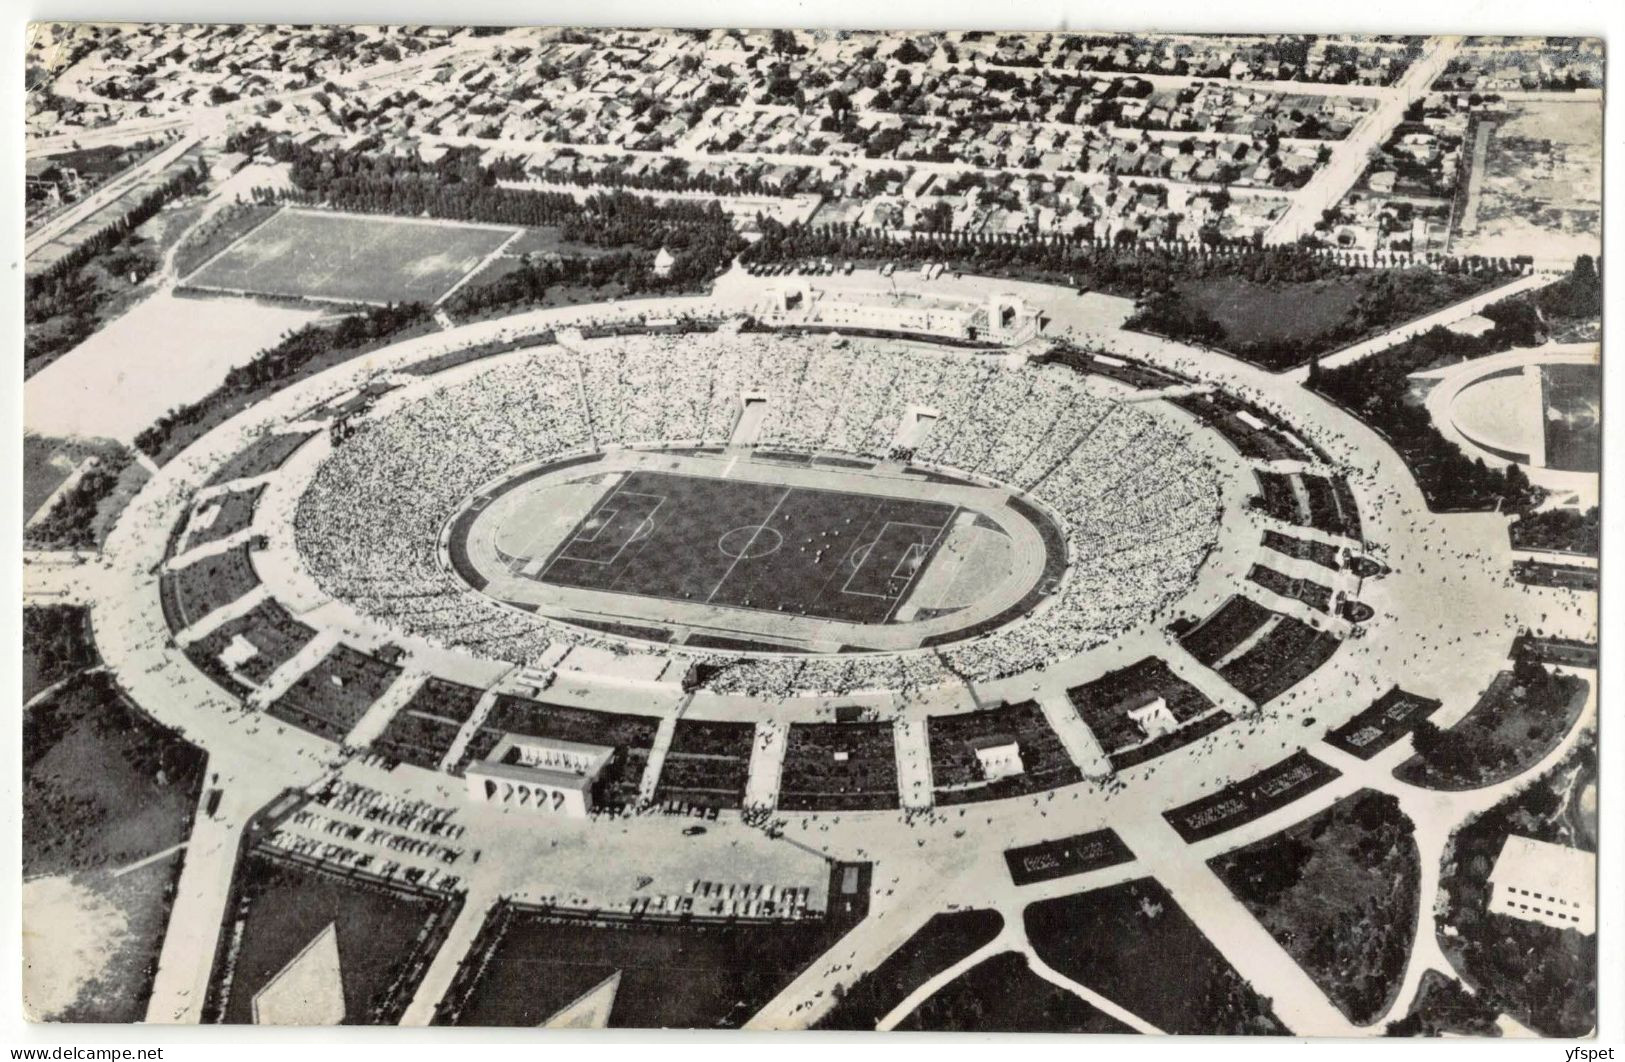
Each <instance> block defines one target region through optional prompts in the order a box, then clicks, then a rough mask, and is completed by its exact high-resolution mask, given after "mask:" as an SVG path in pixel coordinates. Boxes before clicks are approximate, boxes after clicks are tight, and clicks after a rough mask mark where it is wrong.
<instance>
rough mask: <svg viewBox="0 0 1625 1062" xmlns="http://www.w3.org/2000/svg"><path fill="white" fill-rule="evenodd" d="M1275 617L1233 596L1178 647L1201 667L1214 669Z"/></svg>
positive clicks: (1190, 632) (1251, 601) (1258, 606)
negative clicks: (1183, 649)
mask: <svg viewBox="0 0 1625 1062" xmlns="http://www.w3.org/2000/svg"><path fill="white" fill-rule="evenodd" d="M1274 615H1275V613H1274V612H1271V611H1270V610H1269V609H1267V608H1265V607H1264V606H1263V605H1260V604H1259V603H1258V602H1256V601H1254V600H1253V599H1252V598H1249V597H1245V596H1243V595H1241V594H1234V595H1232V596H1231V597H1230V599H1229V600H1228V601H1226V602H1225V603H1224V604H1223V605H1220V606H1219V608H1218V611H1216V612H1214V613H1213V614H1212V615H1210V616H1208V618H1207V619H1205V620H1203V621H1202V622H1201V624H1199V625H1198V626H1197V627H1196V628H1195V629H1194V630H1191V631H1188V632H1186V633H1185V634H1184V635H1183V636H1182V637H1181V638H1180V639H1179V644H1180V645H1182V646H1184V647H1185V651H1186V652H1188V653H1190V654H1191V655H1192V656H1194V657H1195V658H1196V659H1198V660H1200V661H1201V662H1202V663H1204V664H1207V665H1208V666H1209V667H1212V666H1213V665H1214V664H1216V663H1218V662H1219V661H1220V660H1222V659H1224V658H1225V656H1226V655H1228V654H1229V653H1230V652H1231V651H1233V650H1234V649H1235V648H1236V647H1237V646H1238V645H1240V644H1241V643H1242V642H1245V641H1246V640H1247V639H1248V638H1250V637H1252V636H1253V633H1254V632H1255V631H1257V630H1258V629H1259V628H1260V627H1262V626H1263V625H1264V624H1266V623H1268V622H1269V621H1270V618H1271V617H1273V616H1274Z"/></svg>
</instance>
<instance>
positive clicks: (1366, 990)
mask: <svg viewBox="0 0 1625 1062" xmlns="http://www.w3.org/2000/svg"><path fill="white" fill-rule="evenodd" d="M1417 860H1418V857H1417V850H1416V842H1415V841H1414V840H1413V839H1412V837H1411V821H1410V820H1409V819H1408V818H1406V817H1405V813H1404V812H1402V811H1400V810H1399V804H1398V802H1397V801H1396V800H1395V799H1394V798H1393V797H1391V796H1389V795H1387V794H1385V793H1378V792H1376V791H1375V790H1371V789H1367V790H1362V791H1361V792H1359V793H1356V794H1354V795H1353V796H1351V797H1347V798H1345V799H1344V800H1342V801H1340V802H1338V803H1337V804H1334V805H1332V806H1331V807H1330V808H1327V809H1326V810H1325V811H1323V812H1321V813H1320V814H1318V815H1316V816H1314V817H1313V818H1310V819H1306V820H1305V821H1303V822H1300V823H1297V824H1296V825H1294V826H1291V827H1289V828H1288V829H1286V830H1283V831H1282V832H1281V833H1278V834H1276V835H1275V836H1273V837H1266V838H1265V839H1264V840H1262V841H1256V842H1254V843H1253V844H1250V845H1248V846H1246V847H1245V848H1241V849H1238V850H1236V851H1234V852H1230V853H1227V854H1226V855H1223V856H1220V857H1218V858H1217V859H1215V860H1213V861H1212V864H1213V868H1214V870H1215V871H1216V872H1217V873H1218V875H1219V876H1220V877H1221V878H1223V879H1224V881H1225V884H1227V885H1228V886H1230V891H1231V892H1233V893H1235V894H1236V897H1237V898H1238V899H1239V900H1241V902H1242V903H1244V904H1246V905H1247V909H1248V910H1249V911H1251V912H1252V913H1253V915H1254V917H1256V918H1257V919H1258V920H1259V921H1260V922H1261V923H1263V925H1264V928H1265V929H1268V930H1269V931H1270V935H1271V936H1273V937H1274V938H1275V939H1276V940H1278V941H1280V943H1281V946H1282V947H1283V948H1285V949H1286V950H1287V953H1288V954H1289V955H1291V956H1292V958H1293V959H1294V960H1296V961H1297V963H1298V965H1299V966H1302V967H1303V968H1304V970H1305V972H1307V973H1308V974H1309V976H1310V977H1312V978H1314V980H1315V983H1316V984H1318V985H1320V986H1321V988H1322V989H1324V990H1325V992H1326V994H1327V996H1328V997H1329V998H1330V999H1331V1001H1332V1002H1333V1003H1335V1004H1336V1005H1337V1007H1338V1009H1339V1010H1341V1011H1342V1012H1343V1013H1344V1014H1347V1015H1348V1016H1349V1019H1350V1020H1351V1021H1354V1022H1356V1023H1358V1024H1365V1023H1367V1022H1370V1021H1374V1020H1376V1018H1378V1017H1380V1016H1381V1015H1382V1014H1383V1012H1384V1011H1386V1010H1387V1008H1388V1005H1389V1004H1390V1003H1391V1002H1392V999H1393V996H1394V994H1395V993H1397V992H1398V991H1399V987H1400V981H1401V980H1402V979H1403V978H1404V976H1405V959H1406V956H1408V955H1409V954H1410V951H1411V937H1412V935H1413V933H1414V931H1415V927H1416V904H1417V882H1418V876H1419V873H1420V871H1419V867H1418V862H1417Z"/></svg>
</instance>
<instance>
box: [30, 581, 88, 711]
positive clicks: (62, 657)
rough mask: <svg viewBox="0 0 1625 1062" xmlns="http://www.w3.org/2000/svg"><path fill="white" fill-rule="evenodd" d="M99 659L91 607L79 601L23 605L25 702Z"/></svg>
mask: <svg viewBox="0 0 1625 1062" xmlns="http://www.w3.org/2000/svg"><path fill="white" fill-rule="evenodd" d="M96 661H97V656H96V646H95V643H94V642H93V640H92V638H91V633H90V610H89V609H88V608H82V607H79V606H76V605H42V606H39V607H37V608H36V607H24V609H23V702H24V703H25V704H26V703H27V702H28V701H30V700H32V699H33V698H34V695H35V694H37V693H39V692H40V691H41V690H43V689H45V688H47V687H48V686H50V685H51V684H52V683H54V682H60V681H62V680H63V679H65V678H67V677H68V676H69V675H72V674H74V673H75V672H78V671H83V670H84V669H85V668H87V667H90V666H91V665H93V664H95V663H96Z"/></svg>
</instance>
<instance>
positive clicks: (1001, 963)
mask: <svg viewBox="0 0 1625 1062" xmlns="http://www.w3.org/2000/svg"><path fill="white" fill-rule="evenodd" d="M897 1028H899V1029H903V1030H907V1031H910V1032H989V1033H991V1032H1003V1033H1010V1032H1049V1033H1061V1032H1068V1033H1131V1032H1133V1031H1134V1030H1133V1029H1130V1028H1129V1027H1128V1026H1126V1025H1124V1024H1123V1023H1122V1022H1120V1021H1118V1020H1117V1019H1116V1018H1113V1017H1111V1016H1110V1015H1107V1014H1105V1013H1103V1012H1102V1011H1100V1010H1098V1009H1097V1008H1095V1007H1092V1006H1090V1005H1089V1004H1088V1003H1085V1002H1084V1001H1083V1000H1081V999H1079V998H1078V997H1077V996H1075V995H1073V994H1072V993H1070V992H1068V991H1067V990H1066V989H1064V988H1061V987H1060V986H1059V985H1055V984H1051V983H1050V982H1049V981H1046V980H1044V979H1043V978H1042V977H1039V976H1038V975H1037V974H1035V973H1033V971H1032V969H1031V968H1030V967H1029V966H1028V965H1027V959H1026V957H1025V956H1023V955H1021V954H1019V953H1017V952H1014V951H1007V952H1003V953H1001V954H999V955H995V956H993V957H992V958H991V959H987V960H985V961H983V962H980V963H978V964H976V965H975V966H973V967H971V968H970V969H969V970H966V971H965V972H964V973H962V974H960V975H959V976H958V977H956V978H955V979H954V980H953V981H950V982H949V983H948V984H946V985H943V986H942V987H941V988H939V989H937V991H936V992H934V993H932V995H931V997H930V998H929V999H927V1000H926V1001H925V1002H923V1003H921V1004H920V1005H919V1006H918V1007H916V1008H915V1009H914V1011H913V1012H912V1013H911V1014H909V1015H908V1016H907V1017H906V1018H904V1019H903V1020H902V1021H900V1022H898V1024H897Z"/></svg>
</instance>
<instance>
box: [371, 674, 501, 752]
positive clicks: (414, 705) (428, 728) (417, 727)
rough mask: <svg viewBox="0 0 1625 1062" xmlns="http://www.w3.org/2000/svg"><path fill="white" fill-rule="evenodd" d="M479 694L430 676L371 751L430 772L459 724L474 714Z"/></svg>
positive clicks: (476, 689)
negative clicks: (424, 768)
mask: <svg viewBox="0 0 1625 1062" xmlns="http://www.w3.org/2000/svg"><path fill="white" fill-rule="evenodd" d="M482 692H483V691H481V690H480V689H478V688H477V687H474V686H465V685H463V684H462V683H460V682H451V681H449V680H447V679H443V678H435V677H431V678H429V679H428V680H426V681H425V682H424V683H423V685H422V686H420V687H419V688H418V691H417V692H416V693H414V694H412V699H411V700H409V701H407V702H406V703H405V704H404V705H402V706H401V709H400V711H398V712H396V713H395V717H394V718H393V719H391V720H390V721H389V725H388V726H386V727H385V728H384V732H383V733H382V734H380V735H379V736H378V739H377V740H376V741H374V742H373V743H372V747H371V749H372V751H373V752H376V753H378V754H379V755H382V756H387V757H389V758H390V759H392V760H398V761H400V762H402V763H410V764H414V765H416V766H418V767H426V768H428V769H429V770H434V769H435V768H437V767H439V766H440V761H441V760H443V759H445V758H446V753H447V752H449V751H450V750H451V746H452V743H453V742H455V741H456V740H457V735H458V733H459V732H460V731H461V730H462V729H463V724H464V723H466V722H468V720H469V717H470V716H472V715H473V714H474V707H475V705H477V704H478V703H479V700H480V696H481V694H482Z"/></svg>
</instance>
